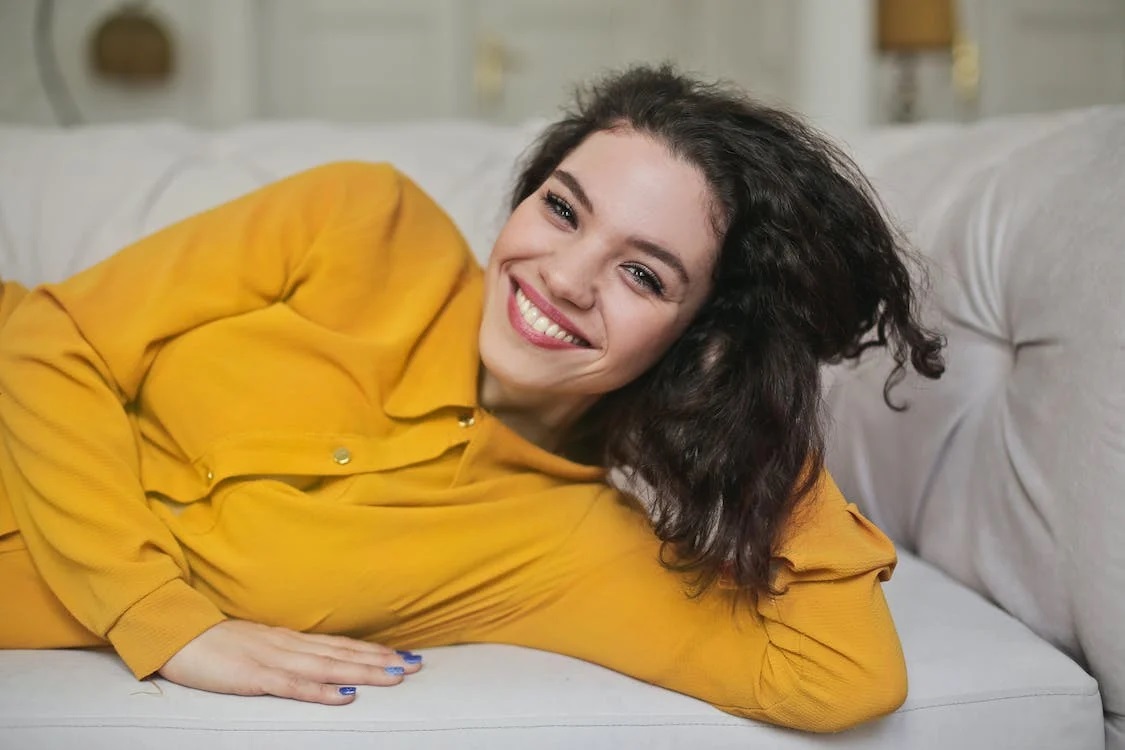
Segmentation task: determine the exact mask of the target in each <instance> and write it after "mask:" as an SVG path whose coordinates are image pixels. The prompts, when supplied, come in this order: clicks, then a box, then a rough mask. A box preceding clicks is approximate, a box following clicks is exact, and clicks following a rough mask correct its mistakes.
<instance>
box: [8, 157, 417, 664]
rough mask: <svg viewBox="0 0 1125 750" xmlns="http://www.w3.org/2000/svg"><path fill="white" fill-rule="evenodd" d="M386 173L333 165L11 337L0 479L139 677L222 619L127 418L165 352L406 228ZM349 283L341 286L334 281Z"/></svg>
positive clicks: (153, 243) (159, 245)
mask: <svg viewBox="0 0 1125 750" xmlns="http://www.w3.org/2000/svg"><path fill="white" fill-rule="evenodd" d="M401 188H402V180H401V179H400V175H398V173H397V172H395V171H394V170H393V168H391V167H390V166H388V165H373V164H363V163H359V162H355V163H337V164H331V165H326V166H323V167H318V168H315V169H312V170H309V171H306V172H302V173H300V174H297V175H295V176H292V177H289V178H286V179H283V180H281V181H279V182H276V183H273V184H271V185H268V186H266V187H264V188H262V189H260V190H257V191H255V192H253V193H250V194H248V195H245V196H243V197H241V198H238V199H236V200H234V201H232V202H230V203H226V204H224V205H222V206H219V207H217V208H214V209H212V210H210V211H207V212H204V213H202V214H199V215H197V216H194V217H192V218H189V219H186V220H184V221H182V222H179V223H177V224H174V225H172V226H171V227H169V228H166V229H164V230H162V231H159V232H157V233H155V234H153V235H150V236H148V237H146V238H144V239H142V240H140V241H139V242H137V243H135V244H133V245H131V246H129V247H126V248H125V249H123V250H121V251H119V252H118V253H116V254H115V255H113V256H111V257H110V258H108V259H106V260H105V261H103V262H101V263H99V264H97V265H95V266H93V267H91V268H89V269H87V270H85V271H83V272H81V273H79V274H77V275H75V276H73V277H71V278H70V279H68V280H66V281H64V282H62V283H59V284H50V285H44V286H41V287H39V288H37V289H35V290H33V291H31V292H30V293H29V294H28V295H27V297H26V298H24V299H23V300H22V301H21V303H20V305H19V306H18V307H17V308H16V309H15V310H14V311H13V312H12V314H11V315H10V317H9V318H8V320H7V321H6V322H5V323H4V325H3V326H2V327H0V437H2V439H0V476H3V479H4V482H5V484H6V486H7V491H8V494H9V495H10V501H11V504H12V507H13V510H14V512H15V515H16V519H17V521H18V524H19V528H20V530H21V532H22V534H23V536H24V538H25V540H26V543H27V546H28V549H29V551H30V553H31V555H32V558H33V560H34V562H35V564H36V567H37V568H38V570H39V572H40V574H41V575H42V576H43V578H44V579H45V581H46V582H47V584H48V585H49V586H50V587H51V589H52V590H53V591H54V593H55V594H56V596H58V597H59V599H60V600H61V601H62V603H63V604H64V605H65V606H66V607H67V609H68V610H70V612H71V613H72V614H73V615H74V616H75V618H77V619H78V621H79V622H81V623H82V624H83V625H84V626H85V627H87V628H88V629H90V630H91V631H92V632H94V633H96V634H97V635H99V636H101V637H103V638H106V639H107V640H109V641H110V642H111V643H112V644H113V646H114V647H115V648H116V650H117V652H118V653H119V654H120V656H121V657H122V658H123V660H124V661H125V662H126V664H127V665H128V666H129V667H130V669H131V670H132V671H133V673H134V674H136V675H137V676H138V677H143V676H145V675H148V674H150V673H152V672H154V671H156V670H157V669H159V668H160V667H161V666H162V665H163V664H164V662H165V661H167V659H168V658H170V657H171V656H172V655H173V654H175V653H176V652H177V651H178V650H179V649H180V648H182V647H183V646H184V645H185V644H186V643H187V642H188V641H190V640H191V639H193V638H194V637H195V636H197V635H198V634H199V633H201V632H203V631H204V630H206V629H207V628H209V627H211V626H212V625H214V624H216V623H218V622H220V621H221V620H222V619H223V615H222V613H221V612H220V611H219V610H218V609H217V608H216V607H215V605H214V604H212V603H211V602H210V601H209V600H208V599H206V598H205V597H204V596H203V595H202V594H200V593H198V592H196V591H195V590H194V589H192V588H191V586H190V572H189V570H188V566H187V562H186V559H185V556H184V554H183V552H182V551H181V549H180V548H179V545H178V543H177V541H176V540H175V538H173V536H172V535H171V534H170V532H169V531H168V530H167V528H165V527H164V525H163V524H161V523H160V522H159V520H158V519H157V518H156V516H154V515H153V514H152V513H151V512H150V511H149V509H148V506H147V503H146V499H145V493H144V490H143V487H142V484H141V474H140V453H139V450H138V443H137V440H136V437H135V435H134V432H133V427H132V422H131V420H130V419H129V416H128V411H129V410H130V409H131V408H133V405H134V402H135V400H136V398H137V395H138V392H139V390H140V388H141V386H142V383H143V382H144V379H145V374H146V372H147V371H148V369H149V367H150V365H151V363H152V362H153V359H154V358H155V357H156V356H157V354H158V352H159V351H160V349H161V347H162V346H163V345H164V342H166V341H168V340H169V339H172V338H174V337H175V336H177V335H179V334H182V333H184V332H186V331H189V330H191V329H192V328H195V327H197V326H202V325H205V324H207V323H209V322H211V321H215V320H218V319H221V318H225V317H230V316H235V315H239V314H242V313H246V312H249V311H253V310H255V309H259V308H264V307H266V306H269V305H271V304H274V303H277V302H281V301H285V300H287V299H288V298H289V297H290V296H291V295H293V294H295V293H298V292H299V290H300V288H301V287H302V285H303V284H305V283H306V282H307V280H308V279H311V278H314V277H316V278H317V283H318V284H321V285H323V286H326V287H331V285H332V283H333V279H332V278H327V279H325V278H323V276H325V275H326V274H327V275H328V276H331V275H332V274H336V275H338V276H343V275H346V274H348V273H351V274H352V275H354V268H355V266H354V264H353V265H351V266H350V268H351V271H349V270H348V268H349V264H348V263H345V262H338V261H332V262H329V260H328V259H327V257H328V256H329V255H330V254H332V253H339V252H341V248H352V247H359V246H360V245H361V244H362V243H357V242H355V241H354V240H352V241H343V240H341V237H344V236H348V237H354V236H356V235H357V233H358V234H363V235H365V236H367V237H378V236H379V232H380V231H381V229H380V227H385V226H386V225H388V224H389V223H391V222H393V221H394V220H395V217H396V216H397V215H398V211H399V208H400V207H399V199H400V193H401ZM338 280H342V279H338Z"/></svg>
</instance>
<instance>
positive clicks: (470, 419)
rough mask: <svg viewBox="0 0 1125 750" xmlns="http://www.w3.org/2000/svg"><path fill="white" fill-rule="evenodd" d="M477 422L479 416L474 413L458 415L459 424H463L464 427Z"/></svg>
mask: <svg viewBox="0 0 1125 750" xmlns="http://www.w3.org/2000/svg"><path fill="white" fill-rule="evenodd" d="M476 423H477V418H476V417H474V416H473V415H472V414H462V415H461V416H459V417H457V424H459V425H461V426H462V427H472V426H473V425H475V424H476Z"/></svg>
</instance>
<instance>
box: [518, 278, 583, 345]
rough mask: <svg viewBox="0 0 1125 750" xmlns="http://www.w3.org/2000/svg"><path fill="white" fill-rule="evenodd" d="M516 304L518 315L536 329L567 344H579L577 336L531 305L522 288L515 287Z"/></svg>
mask: <svg viewBox="0 0 1125 750" xmlns="http://www.w3.org/2000/svg"><path fill="white" fill-rule="evenodd" d="M516 304H517V305H519V308H520V315H522V316H523V319H524V320H526V321H527V324H528V325H530V326H531V327H532V328H534V329H535V330H536V331H539V332H540V333H542V334H543V335H545V336H550V337H551V338H555V339H558V340H559V341H565V342H566V343H568V344H574V345H576V346H578V345H580V344H579V339H578V338H577V337H575V336H573V335H571V334H570V333H568V332H567V331H566V329H565V328H562V327H561V326H559V324H558V323H555V322H554V321H552V320H551V319H550V318H548V317H547V316H546V315H544V314H543V313H542V312H540V310H539V308H538V307H536V306H535V305H533V304H532V303H531V300H529V299H528V298H527V295H525V294H524V293H523V290H522V289H519V288H517V289H516Z"/></svg>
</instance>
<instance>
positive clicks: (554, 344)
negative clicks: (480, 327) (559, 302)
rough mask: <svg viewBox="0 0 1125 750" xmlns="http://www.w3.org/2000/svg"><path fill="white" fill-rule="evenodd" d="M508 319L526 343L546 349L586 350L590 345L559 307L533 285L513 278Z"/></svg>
mask: <svg viewBox="0 0 1125 750" xmlns="http://www.w3.org/2000/svg"><path fill="white" fill-rule="evenodd" d="M508 319H509V320H510V321H511V323H512V327H513V328H515V329H516V331H518V332H519V334H520V335H521V336H523V337H524V338H525V339H527V341H529V342H530V343H532V344H534V345H535V346H539V347H542V348H544V349H586V348H589V346H590V342H589V341H588V340H587V339H586V338H585V337H584V336H583V335H582V332H581V331H580V330H579V328H578V326H576V325H575V324H574V323H572V322H571V321H570V320H569V319H568V318H567V317H566V316H565V315H564V314H563V313H562V311H560V310H559V309H558V308H556V307H555V306H554V305H552V304H551V303H549V302H547V300H546V299H544V298H543V296H542V295H541V294H539V293H538V292H536V291H535V289H534V288H532V287H531V286H528V285H525V284H523V283H521V282H520V281H519V280H518V279H514V278H513V279H512V293H511V295H510V296H509V298H508Z"/></svg>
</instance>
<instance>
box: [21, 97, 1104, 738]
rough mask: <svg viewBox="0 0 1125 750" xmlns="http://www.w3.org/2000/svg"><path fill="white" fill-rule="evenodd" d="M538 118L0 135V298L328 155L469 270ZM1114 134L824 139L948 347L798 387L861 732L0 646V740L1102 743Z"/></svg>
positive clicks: (516, 660) (1088, 130)
mask: <svg viewBox="0 0 1125 750" xmlns="http://www.w3.org/2000/svg"><path fill="white" fill-rule="evenodd" d="M540 125H541V123H528V124H527V125H526V126H524V127H518V128H499V127H491V126H484V125H478V124H469V123H443V124H429V125H422V124H409V125H398V126H378V127H376V126H342V125H341V126H332V125H325V124H318V123H273V124H251V125H246V126H242V127H239V128H235V129H232V130H228V131H218V132H212V133H207V132H200V131H193V130H190V129H187V128H184V127H181V126H177V125H173V124H168V123H154V124H145V125H127V126H102V127H97V128H89V129H83V130H78V131H72V132H55V131H43V130H36V129H27V128H4V127H0V277H8V278H16V279H19V280H21V281H23V282H25V283H36V282H38V281H43V280H53V279H59V278H62V277H64V276H66V275H68V274H70V273H72V272H74V271H77V270H79V269H80V268H83V267H85V266H86V265H89V264H91V263H93V262H95V261H96V260H98V259H100V258H102V257H104V256H106V255H108V254H109V253H111V252H113V251H114V250H116V249H117V248H118V247H120V246H121V245H123V244H125V243H126V242H128V241H130V240H132V239H135V238H136V237H138V236H140V235H142V234H144V233H146V232H149V231H151V230H153V229H156V228H158V227H160V226H163V225H165V224H167V223H168V222H170V221H172V220H174V219H178V218H181V217H183V216H186V215H188V214H190V213H193V212H195V211H198V210H200V209H202V208H204V207H207V206H210V205H213V204H215V203H218V202H220V201H222V200H225V199H228V198H230V197H233V196H234V195H237V194H239V193H241V192H245V191H246V190H247V189H249V188H251V187H253V186H255V185H260V184H263V183H265V182H268V181H269V180H272V179H275V178H277V177H280V176H282V175H284V174H288V173H291V172H294V171H297V170H299V169H302V168H305V167H308V166H312V165H314V164H317V163H323V162H326V161H331V160H335V159H345V158H358V159H366V160H373V161H378V160H391V161H393V162H395V163H396V164H398V165H399V166H400V167H401V168H402V169H403V170H404V171H405V172H407V173H408V174H410V175H411V176H412V177H413V178H414V179H415V180H417V181H418V183H419V184H420V185H421V186H422V187H423V188H424V189H426V190H427V191H428V192H430V193H431V195H433V196H434V198H435V199H437V200H438V202H439V203H441V204H442V205H443V206H445V207H446V209H447V210H448V211H449V212H450V214H451V215H452V216H453V218H454V220H455V221H456V222H457V223H458V225H459V226H460V227H461V229H462V231H463V232H464V233H465V234H466V237H467V238H468V240H469V242H470V244H471V246H472V247H473V249H474V251H475V253H476V254H477V255H478V257H481V258H482V259H483V258H484V257H485V256H486V255H487V253H488V249H489V247H490V245H491V241H492V238H493V237H494V236H495V233H496V231H497V229H498V227H499V225H500V222H501V221H502V217H503V208H502V203H503V200H502V198H503V193H504V191H505V190H506V188H507V186H508V184H509V181H510V177H511V174H512V162H513V160H514V159H515V158H516V157H517V156H518V155H519V154H520V153H521V151H522V150H523V149H524V148H525V147H526V145H527V144H528V143H529V142H530V141H531V139H532V138H533V137H534V135H535V133H536V132H537V130H538V128H539V126H540ZM1123 134H1125V109H1122V108H1116V109H1114V108H1110V109H1095V110H1084V111H1075V112H1066V113H1059V114H1051V115H1036V116H1033V117H1024V118H1009V119H1003V120H991V121H985V122H981V123H978V124H973V125H967V126H960V125H919V126H913V127H907V128H901V129H891V130H884V131H878V132H873V133H865V134H861V135H857V136H856V137H854V138H851V139H849V141H848V145H849V147H850V148H851V150H852V151H853V153H855V154H856V156H857V158H858V160H859V161H860V163H861V165H863V166H864V167H865V168H866V169H868V170H869V172H870V174H871V175H872V179H873V182H874V184H875V186H876V187H877V188H878V189H879V191H880V193H881V194H882V195H883V197H884V198H885V200H886V201H887V203H888V206H889V208H890V210H891V211H892V212H893V213H894V214H895V215H896V216H897V217H899V218H900V219H901V220H902V223H903V224H904V226H905V228H906V229H907V230H908V232H909V233H910V236H911V237H912V238H913V239H914V241H915V243H916V244H917V245H918V246H919V248H920V249H921V250H922V251H923V252H924V253H925V254H926V255H927V256H928V258H929V262H930V264H931V272H932V274H933V277H934V282H935V295H934V298H933V299H932V300H931V302H930V303H929V305H928V308H927V311H926V314H927V316H928V317H929V319H931V320H933V321H934V322H935V323H938V324H942V325H945V326H947V327H948V331H947V332H948V334H949V338H950V349H949V357H948V358H949V373H948V374H947V376H946V377H945V378H943V379H942V380H941V381H938V382H937V383H930V382H925V383H920V382H918V381H917V380H916V379H908V381H907V382H906V383H904V384H903V386H901V387H900V388H899V389H898V390H897V391H896V392H895V394H894V395H895V397H896V398H903V397H905V398H907V399H908V400H909V401H910V402H911V403H912V408H911V410H910V411H908V412H906V413H904V414H895V413H893V412H891V411H889V410H888V409H886V407H885V406H884V405H883V404H882V402H881V398H882V390H881V388H882V382H883V379H884V378H885V376H886V373H887V371H888V363H887V360H886V359H885V358H884V357H882V356H880V355H875V356H871V357H868V358H867V359H865V361H864V362H863V363H862V364H861V365H860V366H859V367H856V368H851V367H848V368H843V367H841V368H834V369H832V370H829V371H827V372H826V376H827V377H826V379H827V381H828V382H829V383H830V385H831V387H830V388H829V390H828V393H827V402H828V405H829V407H830V408H829V412H830V415H831V418H832V421H833V432H832V438H831V441H830V454H829V466H830V468H831V469H832V471H833V474H834V476H835V477H836V479H837V480H838V482H839V483H840V485H841V487H842V488H843V489H844V491H845V494H846V495H847V496H848V497H849V498H850V499H852V500H853V501H855V502H857V503H858V504H860V506H861V508H862V509H863V510H864V512H865V513H867V514H868V515H870V516H871V517H872V518H873V519H874V520H875V521H876V522H877V523H878V524H879V525H880V526H881V527H882V528H883V529H884V530H885V531H887V532H888V533H889V534H890V535H891V536H892V537H893V538H894V539H895V540H896V541H897V542H898V543H899V545H900V557H901V562H900V565H899V568H898V570H897V571H896V574H895V577H894V578H893V579H892V581H891V582H889V584H888V585H887V589H886V593H887V598H888V601H889V603H890V606H891V608H892V611H893V612H894V614H895V619H896V623H897V626H898V629H899V633H900V635H901V637H902V640H903V644H904V649H905V652H906V657H907V662H908V669H909V674H910V688H911V690H910V694H909V696H908V699H907V702H906V704H905V705H904V706H903V708H902V709H900V710H899V711H898V712H897V713H895V714H894V715H892V716H890V717H888V718H887V719H884V720H882V721H880V722H876V723H874V724H871V725H869V726H865V727H861V728H859V729H857V730H854V731H853V732H849V733H845V734H843V735H839V736H831V737H818V736H811V735H805V734H799V733H794V732H786V731H783V730H778V729H775V728H771V727H768V726H764V725H758V724H753V723H750V722H745V721H740V720H738V719H736V718H734V717H730V716H727V715H724V714H722V713H720V712H718V711H717V710H715V709H712V708H710V707H708V706H706V705H704V704H701V703H698V702H696V701H692V700H690V699H687V698H684V697H683V696H679V695H676V694H673V693H668V692H665V691H662V690H659V689H657V688H653V687H651V686H649V685H645V684H642V683H639V682H636V681H633V680H630V679H628V678H625V677H622V676H620V675H617V674H614V673H611V672H608V671H606V670H603V669H601V668H598V667H595V666H592V665H589V664H584V663H581V662H575V661H573V660H569V659H565V658H563V657H558V656H554V655H551V654H545V653H541V652H536V651H530V650H527V649H514V648H504V647H498V646H458V647H451V648H448V649H443V650H441V651H440V652H439V651H438V650H435V651H433V652H431V653H428V654H427V677H428V678H431V679H429V680H427V681H426V682H422V681H417V682H413V683H411V684H410V685H408V686H406V688H407V689H406V690H403V691H401V692H395V691H386V692H385V693H384V692H380V693H376V694H375V695H374V696H373V695H371V694H370V693H368V692H366V691H365V693H364V695H363V696H362V700H360V701H357V703H356V704H354V705H353V706H351V707H348V708H346V709H345V710H344V712H341V711H339V710H336V711H335V712H332V711H329V710H327V709H321V708H319V707H315V706H305V705H298V704H293V703H290V702H278V701H272V700H270V699H239V698H233V697H230V696H213V695H207V694H202V693H197V692H193V691H186V690H183V689H180V688H178V687H176V686H174V685H170V684H168V683H164V682H159V683H156V685H152V684H147V683H142V684H138V683H136V682H135V681H133V680H132V678H131V677H130V676H129V675H128V673H127V672H126V671H125V670H124V667H123V666H121V665H120V664H119V663H118V662H117V661H116V660H115V659H114V658H112V657H110V656H108V655H106V654H97V653H79V652H74V653H68V652H37V653H29V652H7V653H3V652H0V737H2V738H3V740H4V741H3V742H0V744H3V745H4V746H7V745H8V744H9V742H8V738H13V739H12V741H11V744H12V746H13V747H58V746H65V745H66V743H67V742H74V743H78V742H81V743H82V744H83V746H89V747H109V746H111V745H112V746H114V747H117V746H121V745H122V744H141V743H142V742H150V743H152V744H156V743H159V744H160V745H161V746H162V747H168V748H176V747H203V746H207V747H224V746H229V747H243V746H245V745H246V744H248V742H247V737H246V734H245V733H246V732H252V733H253V734H252V738H253V739H252V740H251V741H250V744H253V743H257V744H261V745H262V746H267V745H268V746H270V747H287V746H289V747H297V746H306V745H313V744H316V745H319V744H321V743H328V742H331V743H333V744H335V745H337V746H341V747H348V746H351V745H354V746H357V747H359V746H367V745H369V744H370V741H371V738H370V737H369V736H368V735H367V734H366V733H367V732H372V731H381V732H382V733H381V734H380V735H379V737H380V744H381V746H383V743H384V741H385V743H386V744H385V746H386V747H412V748H414V747H417V748H439V747H458V748H462V747H485V746H488V747H528V746H536V747H548V748H549V747H573V746H575V745H580V746H584V747H585V746H589V747H599V746H604V747H632V746H652V747H653V748H660V747H672V746H682V745H687V744H689V743H691V744H695V745H698V746H701V747H747V746H751V747H752V746H758V745H761V746H769V747H780V748H812V747H818V746H825V747H827V746H833V747H857V748H858V747H863V748H883V747H885V748H930V747H933V748H939V747H941V748H946V747H959V748H961V749H962V750H974V749H975V748H982V749H983V748H995V747H1003V746H1007V747H1020V748H1043V750H1048V749H1050V750H1055V748H1059V747H1067V748H1091V749H1096V748H1101V747H1103V742H1104V741H1105V739H1107V738H1108V740H1109V744H1108V746H1109V747H1110V748H1111V750H1125V730H1123V728H1122V725H1121V718H1120V715H1121V713H1122V711H1123V703H1122V701H1123V697H1125V696H1123V690H1125V682H1123V680H1125V658H1123V653H1122V648H1123V647H1122V645H1121V641H1120V639H1119V638H1118V637H1117V635H1118V634H1119V631H1120V629H1121V626H1120V623H1122V622H1125V618H1123V616H1122V615H1123V612H1122V609H1121V607H1122V606H1123V605H1122V604H1121V596H1120V592H1121V591H1122V590H1123V589H1125V586H1123V583H1125V582H1123V580H1122V573H1123V567H1125V566H1123V558H1122V555H1123V554H1125V553H1122V552H1121V551H1120V550H1121V545H1120V542H1121V535H1122V523H1123V520H1125V519H1123V514H1125V511H1123V510H1122V508H1123V505H1122V500H1121V495H1122V494H1123V492H1125V481H1123V477H1122V472H1123V470H1125V468H1123V467H1125V460H1123V457H1122V455H1121V453H1122V451H1123V450H1125V437H1123V433H1122V425H1123V424H1125V420H1123V419H1122V411H1123V408H1125V404H1123V401H1125V398H1123V394H1122V390H1121V388H1122V386H1121V385H1120V382H1121V380H1122V378H1121V377H1120V374H1121V373H1123V372H1125V367H1123V364H1125V362H1123V361H1122V357H1123V356H1125V345H1123V343H1122V321H1123V320H1125V317H1123V316H1122V300H1123V298H1125V295H1122V292H1121V290H1122V288H1123V282H1125V278H1123V276H1122V271H1123V268H1125V265H1123V261H1125V253H1122V244H1123V242H1125V239H1123V238H1125V227H1123V225H1122V221H1123V220H1122V218H1121V217H1122V213H1121V211H1120V209H1119V208H1118V207H1119V206H1120V205H1121V204H1122V202H1123V200H1125V185H1123V184H1122V179H1123V175H1125V169H1123V166H1125V165H1123V164H1122V155H1123V154H1125V135H1123ZM1115 375H1116V377H1115ZM910 550H915V551H918V552H919V553H920V554H921V555H922V556H923V557H925V558H926V559H927V560H928V561H929V562H928V563H927V562H922V561H920V560H919V559H917V558H916V557H914V556H913V555H912V554H911V552H910ZM954 578H955V579H957V580H959V581H960V582H961V583H955V582H954V580H953V579H954ZM1005 610H1006V611H1005ZM1008 613H1011V614H1008ZM1012 615H1014V617H1013V616H1012ZM0 616H7V613H4V615H0ZM1017 618H1018V619H1017ZM1021 621H1022V623H1021ZM1084 670H1087V671H1088V672H1090V673H1091V674H1093V675H1094V676H1095V677H1097V678H1098V682H1099V683H1100V688H1101V693H1099V689H1098V688H1099V685H1098V683H1095V682H1094V680H1093V679H1092V678H1091V677H1090V675H1089V674H1087V671H1084ZM157 685H158V686H159V690H158V691H157V690H155V689H154V688H155V687H156V686H157ZM152 692H158V695H151V694H149V693H152ZM1103 697H1104V700H1105V707H1106V709H1108V713H1107V717H1108V723H1107V724H1105V725H1103V723H1102V710H1103V705H1102V698H1103ZM215 730H231V731H229V732H224V731H215ZM349 743H350V744H349ZM396 743H397V744H396ZM599 743H601V744H599Z"/></svg>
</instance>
